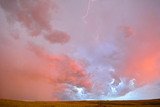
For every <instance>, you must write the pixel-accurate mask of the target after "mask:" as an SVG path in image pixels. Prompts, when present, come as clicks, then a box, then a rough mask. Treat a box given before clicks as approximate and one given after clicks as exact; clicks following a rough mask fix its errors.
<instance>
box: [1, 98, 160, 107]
mask: <svg viewBox="0 0 160 107" xmlns="http://www.w3.org/2000/svg"><path fill="white" fill-rule="evenodd" d="M0 107H160V99H156V100H140V101H16V100H4V99H1V100H0Z"/></svg>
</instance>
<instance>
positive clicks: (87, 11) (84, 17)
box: [82, 0, 95, 23]
mask: <svg viewBox="0 0 160 107" xmlns="http://www.w3.org/2000/svg"><path fill="white" fill-rule="evenodd" d="M94 1H95V0H88V5H87V10H86V13H85V15H84V16H83V17H82V19H83V21H84V22H85V23H87V21H86V18H87V16H88V14H89V10H90V9H91V4H92V2H94Z"/></svg>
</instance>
